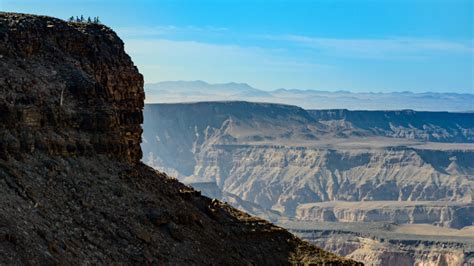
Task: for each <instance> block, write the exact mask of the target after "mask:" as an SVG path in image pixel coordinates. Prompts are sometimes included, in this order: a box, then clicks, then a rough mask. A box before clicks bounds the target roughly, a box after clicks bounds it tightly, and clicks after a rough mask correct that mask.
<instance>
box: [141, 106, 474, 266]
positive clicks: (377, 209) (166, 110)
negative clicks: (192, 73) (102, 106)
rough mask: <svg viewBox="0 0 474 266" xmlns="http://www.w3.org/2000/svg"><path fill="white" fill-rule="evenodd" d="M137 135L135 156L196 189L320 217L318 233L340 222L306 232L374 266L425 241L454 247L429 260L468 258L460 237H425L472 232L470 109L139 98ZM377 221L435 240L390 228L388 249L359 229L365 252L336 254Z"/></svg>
mask: <svg viewBox="0 0 474 266" xmlns="http://www.w3.org/2000/svg"><path fill="white" fill-rule="evenodd" d="M143 137H144V143H143V144H142V149H143V153H144V157H143V161H144V162H145V163H146V164H148V165H150V166H152V167H155V168H156V169H160V170H165V171H167V172H170V173H173V175H175V176H177V177H178V179H180V180H181V181H182V182H184V183H186V184H190V185H191V186H193V185H194V186H196V187H198V190H201V191H202V193H203V194H205V195H208V196H210V197H213V198H218V199H221V200H224V201H228V202H229V203H231V204H235V206H236V207H238V208H240V209H242V210H244V211H246V212H248V213H251V214H254V215H257V216H260V217H264V218H266V219H268V220H272V221H274V222H276V223H278V224H280V225H282V226H283V227H285V228H290V227H289V226H288V222H289V221H290V222H292V223H293V224H292V225H294V224H296V225H298V224H301V223H305V222H311V223H318V224H319V223H320V224H319V225H318V226H317V228H316V229H315V230H317V231H318V232H319V233H320V234H322V235H324V234H325V233H324V232H325V231H327V230H329V231H331V230H330V229H331V226H336V225H338V226H339V227H341V228H343V229H339V227H338V229H337V230H333V231H334V233H331V237H327V238H321V239H323V240H321V239H319V240H318V239H311V238H307V239H309V240H311V241H313V242H315V243H317V244H318V245H320V246H322V247H326V248H328V249H329V250H331V251H333V252H336V253H338V254H340V255H345V256H349V257H351V258H354V259H359V260H360V261H363V262H364V263H366V264H369V265H379V264H380V263H381V261H380V259H378V258H379V257H380V256H385V255H386V256H388V257H387V258H389V257H391V256H392V255H390V254H388V253H383V252H382V251H381V250H393V251H394V252H393V254H399V255H400V254H402V255H403V256H407V258H409V260H406V261H405V262H406V263H400V264H398V265H411V264H420V263H421V261H423V260H425V259H423V257H422V256H421V255H419V254H425V253H426V252H428V251H427V250H430V249H431V247H437V248H438V249H439V250H440V251H439V252H438V253H439V254H441V253H443V252H444V251H446V250H444V251H443V250H442V247H443V246H446V247H450V249H449V250H447V251H446V252H448V251H449V252H451V250H454V252H455V253H456V254H461V255H459V256H457V255H456V256H457V258H458V259H456V260H450V259H449V256H447V257H442V258H441V257H439V256H438V257H437V256H435V255H433V256H432V257H433V260H432V261H431V262H430V263H434V264H435V265H444V264H443V263H442V262H443V261H445V262H446V263H448V264H449V265H462V264H463V263H467V262H469V263H471V262H472V261H471V260H472V256H473V254H472V252H471V251H470V250H472V249H470V248H465V246H464V245H465V243H464V242H462V241H461V242H462V243H460V242H459V241H458V239H457V238H454V239H453V241H452V242H449V243H448V244H446V243H444V242H443V241H441V240H442V239H440V238H436V237H437V229H436V228H443V230H444V229H449V230H453V231H449V232H451V233H452V234H457V232H458V231H462V230H464V231H462V232H465V233H466V234H467V236H466V237H467V238H469V239H470V240H469V241H471V240H472V239H474V235H473V234H472V231H471V230H468V228H469V227H470V226H472V225H473V223H474V216H473V213H474V212H473V210H474V203H473V198H474V165H473V163H472V162H474V138H473V137H474V114H472V113H452V112H419V111H413V110H399V111H349V110H344V109H340V110H339V109H338V110H333V109H331V110H305V109H302V108H299V107H296V106H291V105H282V104H270V103H252V102H242V101H226V102H197V103H175V104H173V103H164V104H147V105H145V109H144V134H143ZM229 195H231V197H229ZM380 223H385V224H388V225H393V226H395V225H397V226H398V225H409V226H422V225H426V226H432V227H430V228H432V230H431V236H430V237H433V238H435V240H434V241H432V242H430V243H431V244H429V245H428V244H426V243H425V244H426V245H425V244H422V245H424V246H423V247H421V246H420V245H418V244H413V245H412V246H410V245H411V244H407V243H418V242H416V241H417V239H419V238H420V237H419V236H418V235H417V231H416V230H411V231H409V233H407V234H408V235H409V237H407V238H403V239H404V240H406V241H401V242H400V241H399V242H396V241H395V240H396V239H398V238H399V236H400V234H401V233H399V232H391V233H390V237H389V238H388V239H392V238H393V239H394V241H395V242H394V243H392V244H390V245H391V246H390V245H389V244H388V243H389V242H383V241H380V240H377V241H375V242H370V241H369V242H370V243H373V245H372V244H371V245H365V244H364V243H368V242H367V241H368V240H367V241H366V240H365V239H369V240H370V239H372V238H374V236H376V234H372V235H370V234H367V235H364V236H363V237H362V238H363V239H364V241H356V242H354V243H356V244H354V246H353V247H352V249H353V251H354V250H359V252H360V254H364V252H365V254H366V255H367V256H363V255H358V256H355V255H354V256H352V255H350V254H351V253H352V252H342V250H343V248H342V247H340V246H341V245H344V243H345V241H343V240H341V239H344V237H346V238H347V237H350V239H352V238H353V236H354V235H355V236H356V237H359V238H360V237H361V236H360V233H359V232H358V231H357V230H355V228H358V227H361V228H364V226H371V224H380ZM347 224H354V225H360V226H356V227H351V226H349V227H348V225H347ZM322 225H324V226H327V228H324V227H322ZM291 228H292V230H293V231H294V232H298V228H297V226H296V227H295V226H293V227H291ZM412 228H416V227H412ZM300 229H301V228H300ZM326 229H327V230H326ZM311 230H313V229H311ZM456 230H458V231H456ZM428 231H430V230H428ZM345 234H349V235H350V236H347V235H345ZM381 234H382V233H381ZM407 234H405V233H403V234H402V235H404V236H405V235H407ZM448 235H449V234H448ZM302 237H305V235H302ZM339 237H341V238H339ZM336 240H337V241H336ZM412 240H413V241H415V242H410V241H412ZM348 241H349V240H348ZM351 241H352V240H350V242H351ZM430 241H431V240H430ZM469 241H468V242H469ZM330 243H335V244H334V245H333V246H331V245H330ZM387 245H389V246H387ZM376 247H380V249H377V248H376ZM404 247H405V248H408V250H411V251H410V252H408V251H406V250H405V251H406V252H405V251H404ZM456 247H457V248H456ZM468 247H469V246H468ZM415 250H417V252H415ZM369 251H370V252H369ZM371 252H373V253H371ZM433 252H434V251H433ZM440 252H441V253H440ZM449 252H448V253H449ZM376 253H377V254H379V253H380V254H381V255H380V256H375V255H373V254H376ZM435 253H436V252H435ZM435 253H433V254H435ZM438 253H437V254H438ZM370 254H372V255H370ZM449 254H451V253H449ZM393 256H395V255H393ZM430 256H431V255H430ZM453 256H454V255H453ZM395 261H396V260H395ZM433 261H438V263H435V262H433ZM415 262H416V263H415ZM421 264H422V263H421ZM421 264H420V265H421ZM428 264H429V263H428ZM384 265H385V264H384ZM394 265H395V264H394Z"/></svg>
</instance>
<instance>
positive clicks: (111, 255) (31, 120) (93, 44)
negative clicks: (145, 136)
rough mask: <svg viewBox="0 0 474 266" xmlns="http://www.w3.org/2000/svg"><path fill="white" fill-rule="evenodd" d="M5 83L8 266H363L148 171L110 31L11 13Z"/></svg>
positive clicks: (2, 63)
mask: <svg viewBox="0 0 474 266" xmlns="http://www.w3.org/2000/svg"><path fill="white" fill-rule="evenodd" d="M0 72H1V73H2V77H1V78H0V110H1V112H0V121H1V123H0V136H1V137H2V142H0V202H1V204H0V209H1V212H0V254H2V256H0V264H77V263H78V262H80V263H81V264H160V265H162V264H173V265H175V264H186V265H188V264H218V265H221V264H290V263H341V264H342V263H343V264H354V263H355V262H354V261H350V260H345V259H343V258H341V257H338V256H336V255H333V254H331V253H328V252H325V251H323V250H321V249H319V248H316V247H314V246H311V245H309V244H307V243H306V242H303V241H301V240H299V239H298V238H296V237H294V236H293V235H291V234H290V233H288V232H287V231H286V230H284V229H281V228H279V227H277V226H274V225H272V224H270V223H268V222H266V221H264V220H261V219H258V218H253V217H250V216H248V215H247V214H245V213H242V212H239V211H237V210H235V209H234V208H232V207H230V206H229V205H227V204H224V203H221V202H219V201H216V200H211V199H209V198H206V197H202V196H200V194H199V193H198V192H196V191H194V190H193V189H191V188H189V187H187V186H185V185H183V184H181V183H179V182H178V181H177V180H175V179H172V178H169V177H167V176H166V175H165V174H162V173H158V172H156V171H154V170H152V169H151V168H149V167H147V166H145V165H143V164H141V163H140V162H139V160H140V158H141V150H140V146H139V143H140V136H141V127H140V124H141V122H142V112H141V109H142V107H143V96H144V93H143V88H142V84H143V79H142V76H141V75H140V74H139V73H138V71H137V68H136V67H135V66H134V65H133V63H132V61H131V59H130V58H129V57H128V55H126V54H125V52H124V50H123V43H122V41H121V40H120V39H119V38H118V37H117V35H116V34H115V33H114V32H113V31H112V30H110V29H109V28H107V27H105V26H102V25H95V24H80V23H66V22H64V21H61V20H58V19H54V18H50V17H42V16H32V15H22V14H9V13H0Z"/></svg>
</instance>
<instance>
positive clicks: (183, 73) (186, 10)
mask: <svg viewBox="0 0 474 266" xmlns="http://www.w3.org/2000/svg"><path fill="white" fill-rule="evenodd" d="M473 2H474V1H471V0H391V1H383V0H372V1H369V0H344V1H337V0H332V1H330V0H320V1H316V0H315V1H297V0H294V1H290V0H288V1H230V0H215V1H208V0H207V1H206V0H201V1H196V0H195V1H191V0H175V1H158V0H155V1H151V0H150V1H139V0H135V1H120V0H113V1H112V0H109V1H105V0H103V1H100V0H94V1H92V0H83V1H78V0H67V1H66V0H61V1H58V0H0V9H1V10H2V11H14V12H23V13H35V14H44V15H50V16H55V17H59V18H63V19H66V18H68V17H69V16H71V15H81V14H83V15H85V16H100V18H101V20H102V21H103V22H104V24H106V25H108V26H110V27H112V28H113V29H114V30H116V31H117V32H118V34H119V35H120V37H122V39H123V40H124V42H125V45H126V49H127V51H128V52H129V54H130V55H131V56H132V58H133V60H134V62H135V63H136V64H137V65H138V67H139V69H140V71H141V72H142V73H143V74H144V76H145V81H146V82H157V81H163V80H205V81H208V82H229V81H235V82H246V83H249V84H251V85H252V86H254V87H257V88H260V89H275V88H282V87H284V88H306V89H318V90H350V91H376V92H378V91H386V92H388V91H416V92H420V91H438V92H468V93H474V69H473V68H474V67H473V65H474V55H473V51H474V41H473V35H474V32H473V31H474V29H473V23H474V21H473V13H474V7H473Z"/></svg>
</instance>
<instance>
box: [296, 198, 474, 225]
mask: <svg viewBox="0 0 474 266" xmlns="http://www.w3.org/2000/svg"><path fill="white" fill-rule="evenodd" d="M295 216H296V218H297V219H299V220H306V221H328V222H386V221H390V222H393V223H397V224H407V223H410V224H433V225H438V226H443V227H451V228H463V227H466V226H471V225H472V221H474V204H472V203H458V202H449V201H431V202H423V201H421V202H420V201H397V202H393V201H371V202H368V201H364V202H343V201H329V202H321V203H308V204H301V205H299V206H298V207H297V209H296V215H295Z"/></svg>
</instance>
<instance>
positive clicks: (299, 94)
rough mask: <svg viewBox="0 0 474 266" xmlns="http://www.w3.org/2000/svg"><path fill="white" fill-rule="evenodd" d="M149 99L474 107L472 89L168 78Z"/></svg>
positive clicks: (150, 88)
mask: <svg viewBox="0 0 474 266" xmlns="http://www.w3.org/2000/svg"><path fill="white" fill-rule="evenodd" d="M145 92H146V103H175V102H199V101H229V100H233V101H234V100H243V101H253V102H272V103H282V104H291V105H298V106H301V107H303V108H305V109H342V108H345V109H350V110H401V109H413V110H419V111H455V112H472V111H474V94H469V93H462V94H461V93H435V92H424V93H413V92H409V91H403V92H389V93H374V92H366V93H354V92H349V91H334V92H331V91H319V90H300V89H277V90H272V91H264V90H259V89H256V88H253V87H252V86H250V85H248V84H245V83H234V82H231V83H221V84H209V83H207V82H204V81H164V82H158V83H150V84H145Z"/></svg>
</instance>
